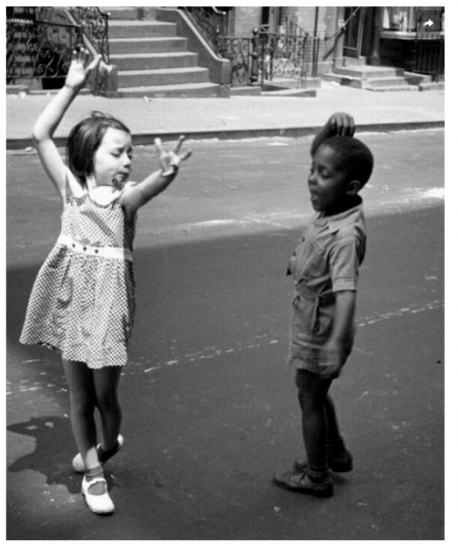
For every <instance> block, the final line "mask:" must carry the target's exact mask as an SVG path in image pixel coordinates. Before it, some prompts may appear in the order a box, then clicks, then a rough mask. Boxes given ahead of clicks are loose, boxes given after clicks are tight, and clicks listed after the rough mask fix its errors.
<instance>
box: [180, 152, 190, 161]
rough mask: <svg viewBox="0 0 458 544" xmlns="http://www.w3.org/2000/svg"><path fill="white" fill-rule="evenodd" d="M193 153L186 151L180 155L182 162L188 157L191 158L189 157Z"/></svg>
mask: <svg viewBox="0 0 458 544" xmlns="http://www.w3.org/2000/svg"><path fill="white" fill-rule="evenodd" d="M191 155H192V151H186V152H185V153H183V154H181V155H180V157H179V158H180V162H183V161H185V160H186V159H189V157H190V156H191Z"/></svg>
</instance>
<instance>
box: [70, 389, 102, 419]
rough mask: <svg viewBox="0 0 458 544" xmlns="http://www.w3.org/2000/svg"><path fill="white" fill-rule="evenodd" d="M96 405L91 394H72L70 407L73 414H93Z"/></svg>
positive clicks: (83, 415)
mask: <svg viewBox="0 0 458 544" xmlns="http://www.w3.org/2000/svg"><path fill="white" fill-rule="evenodd" d="M95 407H96V402H95V398H94V397H92V396H90V395H74V394H73V395H72V394H70V408H71V410H72V413H73V414H78V415H79V416H82V417H85V416H91V415H93V414H94V410H95Z"/></svg>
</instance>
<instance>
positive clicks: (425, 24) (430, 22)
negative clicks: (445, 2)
mask: <svg viewBox="0 0 458 544" xmlns="http://www.w3.org/2000/svg"><path fill="white" fill-rule="evenodd" d="M433 24H434V23H433V21H431V19H429V20H428V21H426V23H424V24H423V26H429V27H430V28H431V27H432V26H433Z"/></svg>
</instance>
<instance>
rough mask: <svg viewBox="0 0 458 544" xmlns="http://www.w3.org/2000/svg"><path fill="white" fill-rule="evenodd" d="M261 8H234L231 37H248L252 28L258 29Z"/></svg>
mask: <svg viewBox="0 0 458 544" xmlns="http://www.w3.org/2000/svg"><path fill="white" fill-rule="evenodd" d="M261 10H262V7H260V6H255V7H236V8H235V9H234V10H233V12H234V19H233V23H232V24H233V35H234V36H237V37H249V36H251V34H252V32H253V28H259V25H260V23H261Z"/></svg>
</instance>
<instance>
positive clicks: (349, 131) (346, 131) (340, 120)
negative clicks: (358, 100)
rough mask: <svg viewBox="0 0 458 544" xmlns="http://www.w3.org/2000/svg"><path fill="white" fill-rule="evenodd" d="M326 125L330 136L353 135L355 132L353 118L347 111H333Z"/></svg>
mask: <svg viewBox="0 0 458 544" xmlns="http://www.w3.org/2000/svg"><path fill="white" fill-rule="evenodd" d="M327 125H328V127H329V129H330V131H331V134H332V136H353V134H354V133H355V120H354V119H353V117H352V116H351V115H350V114H348V113H344V112H337V113H334V114H333V115H331V117H330V118H329V121H328V122H327Z"/></svg>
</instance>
